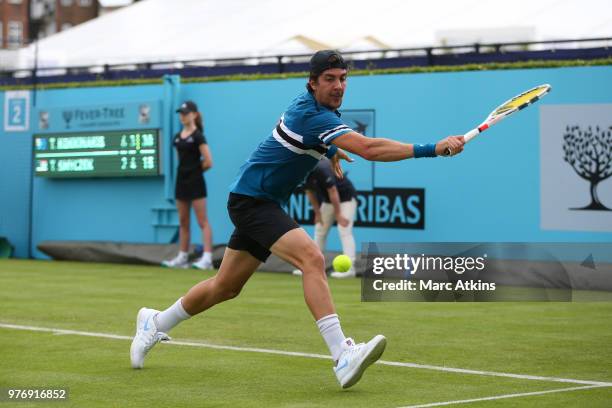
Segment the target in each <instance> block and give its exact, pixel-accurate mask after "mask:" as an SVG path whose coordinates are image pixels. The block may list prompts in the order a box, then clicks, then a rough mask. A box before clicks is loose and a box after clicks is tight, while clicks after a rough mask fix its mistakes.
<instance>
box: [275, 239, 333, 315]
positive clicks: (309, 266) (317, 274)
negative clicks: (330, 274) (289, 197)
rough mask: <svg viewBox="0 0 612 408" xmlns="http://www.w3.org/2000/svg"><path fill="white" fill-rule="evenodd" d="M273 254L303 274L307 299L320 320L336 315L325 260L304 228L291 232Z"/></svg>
mask: <svg viewBox="0 0 612 408" xmlns="http://www.w3.org/2000/svg"><path fill="white" fill-rule="evenodd" d="M270 251H271V252H272V253H273V254H275V255H277V256H278V257H280V258H282V259H283V260H285V261H287V262H289V263H290V264H292V265H293V266H295V267H296V268H298V269H300V270H301V271H302V272H303V275H302V279H303V285H304V298H305V299H306V304H307V305H308V308H309V309H310V312H311V313H312V315H313V316H314V318H315V319H316V320H319V319H320V318H322V317H324V316H327V315H330V314H334V313H335V308H334V304H333V302H332V298H331V293H330V291H329V286H328V285H327V277H326V275H325V258H324V257H323V254H322V253H321V250H320V249H319V247H318V246H317V245H316V244H315V243H314V241H313V240H312V239H311V238H310V237H309V236H308V234H307V233H306V231H304V230H303V229H302V228H295V229H292V230H290V231H288V232H287V233H285V234H284V235H283V236H282V237H280V238H279V239H278V240H277V241H276V242H275V243H274V245H272V247H271V248H270Z"/></svg>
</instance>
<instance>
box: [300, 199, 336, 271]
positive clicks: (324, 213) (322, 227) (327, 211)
mask: <svg viewBox="0 0 612 408" xmlns="http://www.w3.org/2000/svg"><path fill="white" fill-rule="evenodd" d="M320 212H321V222H320V223H318V222H317V223H315V226H314V240H315V243H316V244H317V246H318V247H319V249H320V250H321V251H324V250H325V246H326V245H327V234H328V233H329V229H330V228H331V226H332V225H333V223H334V208H333V206H332V205H331V204H329V203H322V204H321V207H320ZM292 273H293V275H296V276H302V271H301V270H300V269H297V268H296V269H294V270H293V272H292Z"/></svg>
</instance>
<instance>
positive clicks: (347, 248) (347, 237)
mask: <svg viewBox="0 0 612 408" xmlns="http://www.w3.org/2000/svg"><path fill="white" fill-rule="evenodd" d="M340 211H341V212H342V215H343V216H344V218H346V219H347V220H349V224H348V225H347V226H346V227H343V226H341V225H338V235H339V236H340V242H341V243H342V253H344V255H346V256H348V257H349V258H350V259H351V269H349V270H348V272H332V274H331V277H332V278H350V277H354V276H355V237H354V236H353V223H354V219H355V213H356V211H357V200H356V199H354V198H353V199H352V200H350V201H343V202H341V203H340Z"/></svg>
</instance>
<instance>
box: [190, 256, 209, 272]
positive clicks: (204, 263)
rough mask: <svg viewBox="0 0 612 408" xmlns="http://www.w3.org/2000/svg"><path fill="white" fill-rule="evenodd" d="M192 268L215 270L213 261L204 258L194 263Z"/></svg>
mask: <svg viewBox="0 0 612 408" xmlns="http://www.w3.org/2000/svg"><path fill="white" fill-rule="evenodd" d="M191 267H192V268H196V269H202V270H204V269H213V263H212V261H210V260H208V259H204V257H201V258H200V259H198V260H197V261H195V262H194V263H192V264H191Z"/></svg>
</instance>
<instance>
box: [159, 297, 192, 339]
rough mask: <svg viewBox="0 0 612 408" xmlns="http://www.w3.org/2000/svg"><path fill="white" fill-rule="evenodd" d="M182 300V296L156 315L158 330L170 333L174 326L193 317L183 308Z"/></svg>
mask: <svg viewBox="0 0 612 408" xmlns="http://www.w3.org/2000/svg"><path fill="white" fill-rule="evenodd" d="M182 300H183V298H180V299H179V300H177V301H176V302H174V304H173V305H172V306H170V307H169V308H167V309H166V310H164V311H162V312H159V313H158V314H157V315H156V316H155V324H156V326H157V330H159V331H160V332H164V333H168V332H169V331H170V329H172V328H173V327H174V326H176V325H177V324H179V323H180V322H182V321H183V320H187V319H189V318H190V317H191V315H190V314H189V313H187V312H186V311H185V309H184V308H183V304H182V303H181V301H182Z"/></svg>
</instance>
